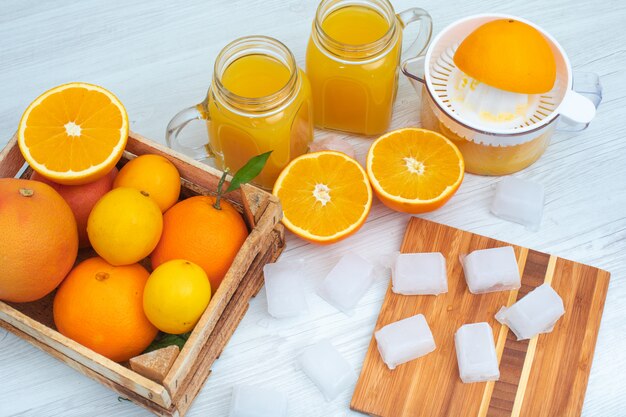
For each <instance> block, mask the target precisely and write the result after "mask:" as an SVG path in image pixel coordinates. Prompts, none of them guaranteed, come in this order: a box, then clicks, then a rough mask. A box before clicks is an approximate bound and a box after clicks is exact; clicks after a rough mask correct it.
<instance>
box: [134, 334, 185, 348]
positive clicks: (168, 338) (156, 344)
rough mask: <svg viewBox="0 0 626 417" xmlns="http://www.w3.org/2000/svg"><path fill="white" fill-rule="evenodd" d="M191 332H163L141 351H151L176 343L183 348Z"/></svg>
mask: <svg viewBox="0 0 626 417" xmlns="http://www.w3.org/2000/svg"><path fill="white" fill-rule="evenodd" d="M190 335H191V333H183V334H167V333H164V334H163V335H162V336H161V337H157V338H156V339H154V340H153V341H152V343H150V346H148V347H147V348H146V350H144V351H143V353H148V352H152V351H153V350H157V349H161V348H164V347H168V346H172V345H176V346H178V347H179V348H181V349H182V348H183V346H184V345H185V342H186V341H187V339H189V336H190Z"/></svg>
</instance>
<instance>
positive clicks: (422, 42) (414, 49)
mask: <svg viewBox="0 0 626 417" xmlns="http://www.w3.org/2000/svg"><path fill="white" fill-rule="evenodd" d="M396 17H397V18H398V20H399V21H400V23H401V24H402V29H404V28H405V27H406V26H408V25H409V24H411V23H413V22H420V30H419V32H418V34H417V38H415V40H414V41H413V43H412V44H411V46H409V47H408V48H407V49H406V51H404V52H403V55H408V56H409V58H407V59H405V60H404V61H402V64H401V68H402V72H403V73H404V75H406V76H407V77H410V78H413V79H415V80H417V81H420V82H422V83H423V82H424V80H423V79H421V78H419V77H418V76H417V75H414V74H412V73H410V72H409V71H408V68H407V66H408V64H409V63H411V62H414V61H415V60H417V59H419V58H422V59H423V56H422V55H423V53H424V51H426V48H427V47H428V44H429V43H430V38H431V37H432V34H433V20H432V18H431V17H430V15H429V14H428V12H427V11H426V10H424V9H420V8H419V7H412V8H410V9H407V10H405V11H403V12H401V13H398V14H397V15H396Z"/></svg>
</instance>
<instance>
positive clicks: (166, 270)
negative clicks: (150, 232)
mask: <svg viewBox="0 0 626 417" xmlns="http://www.w3.org/2000/svg"><path fill="white" fill-rule="evenodd" d="M210 300H211V284H210V283H209V278H208V277H207V275H206V273H205V272H204V270H203V269H202V268H201V267H199V266H198V265H196V264H194V263H193V262H189V261H186V260H184V259H174V260H171V261H167V262H165V263H163V264H161V265H160V266H159V267H158V268H156V269H155V270H154V271H153V272H152V274H151V275H150V278H148V282H147V283H146V287H145V289H144V291H143V310H144V313H145V314H146V317H148V320H150V322H151V323H152V324H154V325H155V326H156V327H157V328H158V329H159V330H161V331H163V332H165V333H171V334H181V333H186V332H189V331H191V329H193V327H194V326H195V325H196V323H197V322H198V320H199V319H200V316H201V315H202V313H203V312H204V310H205V309H206V308H207V306H208V305H209V301H210Z"/></svg>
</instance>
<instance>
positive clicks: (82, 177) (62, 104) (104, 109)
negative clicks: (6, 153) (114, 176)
mask: <svg viewBox="0 0 626 417" xmlns="http://www.w3.org/2000/svg"><path fill="white" fill-rule="evenodd" d="M17 137H18V144H19V147H20V150H21V151H22V155H24V159H25V160H26V162H28V164H29V165H30V166H31V167H32V168H33V169H34V170H35V171H37V172H38V173H40V174H41V175H43V176H44V177H46V178H48V179H50V180H52V181H54V182H57V183H59V184H68V185H77V184H86V183H88V182H93V181H95V180H97V179H99V178H101V177H103V176H105V175H106V174H107V173H108V172H109V171H111V169H112V168H113V166H115V164H116V163H117V162H118V161H119V159H120V157H121V156H122V153H123V152H124V147H125V146H126V141H127V140H128V115H127V113H126V109H125V108H124V106H123V105H122V103H121V102H120V101H119V100H118V99H117V97H115V96H114V95H113V93H111V92H110V91H107V90H105V89H104V88H102V87H99V86H97V85H93V84H86V83H69V84H63V85H60V86H58V87H55V88H53V89H51V90H48V91H46V92H45V93H43V94H42V95H40V96H39V97H37V99H36V100H35V101H33V102H32V103H31V104H30V106H28V108H27V109H26V111H25V112H24V114H23V115H22V119H21V120H20V125H19V128H18V133H17Z"/></svg>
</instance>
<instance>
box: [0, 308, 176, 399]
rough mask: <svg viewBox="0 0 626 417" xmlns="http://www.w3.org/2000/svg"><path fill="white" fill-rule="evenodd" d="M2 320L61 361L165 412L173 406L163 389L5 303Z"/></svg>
mask: <svg viewBox="0 0 626 417" xmlns="http://www.w3.org/2000/svg"><path fill="white" fill-rule="evenodd" d="M0 319H2V320H4V321H5V322H7V323H8V324H10V325H11V326H13V327H15V328H16V329H19V330H20V331H22V332H23V333H26V334H27V335H29V336H30V337H32V338H33V339H36V340H38V341H39V342H41V343H43V344H45V345H46V346H49V347H50V348H52V349H54V350H55V351H56V352H59V353H60V355H55V356H56V357H58V358H60V359H61V360H62V356H64V357H68V358H70V359H72V360H74V361H76V362H78V363H80V364H81V365H83V366H85V367H87V368H89V369H91V370H93V371H94V372H96V373H98V374H99V375H102V376H103V377H105V378H107V379H109V380H111V381H113V382H115V383H117V384H119V385H121V386H123V387H125V388H128V389H129V390H131V391H134V392H135V393H137V394H138V395H139V396H141V397H144V398H146V399H150V400H152V401H154V402H155V403H157V404H159V405H160V406H162V407H164V408H168V407H169V406H171V405H172V399H171V397H170V395H169V393H168V392H167V390H165V389H164V387H163V386H161V385H159V384H157V383H156V382H153V381H151V380H149V379H148V378H146V377H143V376H141V375H139V374H138V373H136V372H133V371H131V370H130V369H128V368H125V367H123V366H122V365H120V364H119V363H116V362H113V361H112V360H110V359H107V358H105V357H104V356H102V355H100V354H98V353H96V352H94V351H92V350H91V349H88V348H86V347H85V346H83V345H81V344H80V343H77V342H75V341H73V340H72V339H70V338H67V337H65V336H63V335H62V334H61V333H59V332H57V331H56V330H52V329H50V328H49V327H47V326H44V325H43V324H41V323H39V322H38V321H35V320H33V319H31V318H30V317H28V316H26V315H25V314H22V313H21V312H19V311H17V310H15V309H14V308H12V307H10V306H8V305H7V304H5V303H1V302H0Z"/></svg>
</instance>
